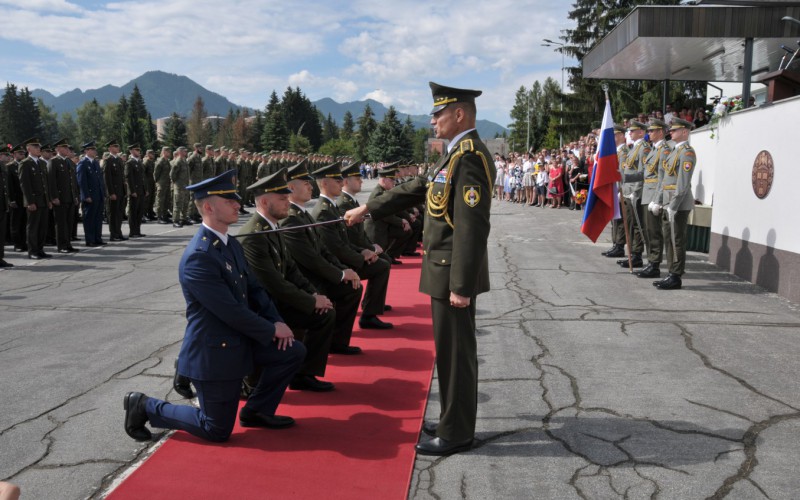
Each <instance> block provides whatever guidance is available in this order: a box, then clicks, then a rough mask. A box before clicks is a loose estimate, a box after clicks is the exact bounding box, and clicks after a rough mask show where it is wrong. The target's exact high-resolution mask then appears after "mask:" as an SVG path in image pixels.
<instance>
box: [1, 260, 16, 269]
mask: <svg viewBox="0 0 800 500" xmlns="http://www.w3.org/2000/svg"><path fill="white" fill-rule="evenodd" d="M0 267H14V264H12V263H10V262H6V261H5V260H3V259H0Z"/></svg>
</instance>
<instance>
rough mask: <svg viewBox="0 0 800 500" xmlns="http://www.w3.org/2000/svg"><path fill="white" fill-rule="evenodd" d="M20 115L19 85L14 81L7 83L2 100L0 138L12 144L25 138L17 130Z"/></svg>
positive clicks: (0, 107) (0, 102)
mask: <svg viewBox="0 0 800 500" xmlns="http://www.w3.org/2000/svg"><path fill="white" fill-rule="evenodd" d="M17 116H19V95H17V86H16V85H14V84H13V83H7V84H6V91H5V93H4V94H3V98H2V100H0V140H3V141H5V142H8V143H11V144H14V145H16V144H18V143H19V142H22V141H24V140H25V137H22V134H21V133H20V132H19V131H18V130H17V127H16V122H17Z"/></svg>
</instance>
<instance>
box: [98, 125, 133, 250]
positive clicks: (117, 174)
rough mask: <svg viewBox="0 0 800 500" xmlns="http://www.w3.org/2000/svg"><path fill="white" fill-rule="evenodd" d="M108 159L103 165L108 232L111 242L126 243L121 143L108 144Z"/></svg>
mask: <svg viewBox="0 0 800 500" xmlns="http://www.w3.org/2000/svg"><path fill="white" fill-rule="evenodd" d="M106 149H108V153H109V155H108V158H106V159H105V161H104V163H103V177H104V178H105V182H106V196H107V200H108V213H107V214H106V216H107V217H108V231H109V232H110V233H111V238H110V240H111V241H124V240H127V239H128V238H126V237H124V236H122V215H123V211H124V210H125V208H124V205H123V200H124V199H125V165H124V164H123V162H122V159H121V158H120V157H119V150H120V146H119V142H117V141H116V140H111V141H108V142H107V143H106Z"/></svg>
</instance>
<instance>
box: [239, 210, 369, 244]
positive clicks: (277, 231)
mask: <svg viewBox="0 0 800 500" xmlns="http://www.w3.org/2000/svg"><path fill="white" fill-rule="evenodd" d="M365 218H370V214H367V215H366V216H365ZM339 222H345V220H344V217H339V218H338V219H331V220H326V221H322V222H314V223H313V224H303V225H301V226H290V227H279V228H278V229H268V230H266V231H254V232H252V233H245V234H235V235H231V236H233V237H234V238H246V237H248V236H255V235H257V234H271V233H282V232H284V231H298V230H300V229H306V228H309V227H318V226H327V225H329V224H338V223H339Z"/></svg>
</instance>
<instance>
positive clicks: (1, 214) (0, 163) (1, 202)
mask: <svg viewBox="0 0 800 500" xmlns="http://www.w3.org/2000/svg"><path fill="white" fill-rule="evenodd" d="M10 153H11V148H9V147H8V146H0V268H2V267H14V264H11V263H9V262H6V261H5V260H4V257H5V251H6V227H7V226H6V217H7V215H8V209H9V197H8V176H7V175H6V163H8V161H9V158H11V157H10V156H9V155H10Z"/></svg>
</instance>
